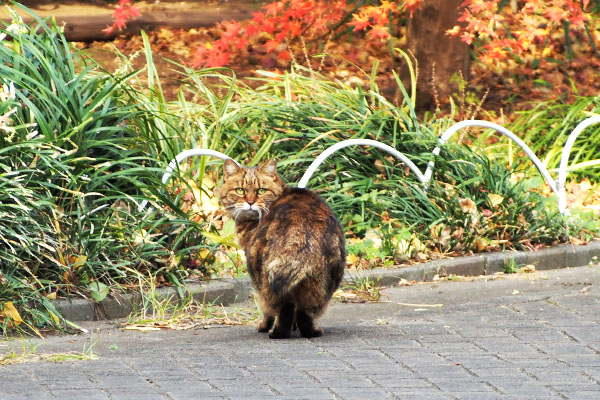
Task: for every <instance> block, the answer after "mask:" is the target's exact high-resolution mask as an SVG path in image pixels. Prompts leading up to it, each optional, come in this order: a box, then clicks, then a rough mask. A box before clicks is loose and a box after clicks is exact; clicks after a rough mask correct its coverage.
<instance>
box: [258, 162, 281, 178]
mask: <svg viewBox="0 0 600 400" xmlns="http://www.w3.org/2000/svg"><path fill="white" fill-rule="evenodd" d="M258 170H259V171H260V172H262V173H263V174H265V175H268V176H275V175H277V163H276V162H275V160H269V161H266V162H265V163H264V164H262V165H261V166H260V167H259V168H258Z"/></svg>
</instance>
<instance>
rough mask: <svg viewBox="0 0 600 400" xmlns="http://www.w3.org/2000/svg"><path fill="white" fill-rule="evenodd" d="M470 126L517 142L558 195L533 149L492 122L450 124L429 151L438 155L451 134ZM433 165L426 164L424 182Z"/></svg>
mask: <svg viewBox="0 0 600 400" xmlns="http://www.w3.org/2000/svg"><path fill="white" fill-rule="evenodd" d="M472 126H477V127H482V128H489V129H494V130H495V131H497V132H500V133H501V134H503V135H504V136H506V137H508V138H509V139H511V140H512V141H513V142H515V143H516V144H517V146H519V147H520V148H521V149H522V150H523V151H524V152H525V154H527V156H528V157H529V158H530V159H531V161H533V163H534V164H535V166H536V167H537V169H538V171H539V172H540V174H541V175H542V177H543V178H544V179H545V180H546V183H547V184H548V186H550V189H552V191H553V192H554V193H556V195H557V196H558V195H559V193H558V188H557V187H556V182H555V181H554V180H553V179H552V176H550V173H549V172H548V169H546V167H545V166H544V164H542V162H541V161H540V159H539V158H538V157H537V156H536V155H535V153H534V152H533V150H531V149H530V148H529V146H527V145H526V144H525V142H523V140H521V139H520V138H519V137H518V136H517V135H515V134H514V133H512V132H511V131H509V130H508V129H506V128H504V127H503V126H500V125H498V124H495V123H493V122H488V121H481V120H476V119H474V120H469V121H461V122H458V123H456V124H454V125H452V126H451V127H450V128H448V129H447V130H446V131H445V132H444V133H443V134H442V136H440V138H439V145H438V146H437V147H436V148H435V149H433V151H432V152H431V153H432V154H433V155H434V156H437V155H439V154H440V150H441V146H443V145H444V144H446V142H447V141H448V139H450V138H451V137H452V135H454V134H455V133H456V132H458V131H459V130H461V129H463V128H467V127H472ZM434 166H435V163H434V161H433V160H432V161H430V162H429V165H428V166H427V170H426V171H425V180H426V181H425V184H428V183H429V181H430V180H431V175H432V173H433V168H434Z"/></svg>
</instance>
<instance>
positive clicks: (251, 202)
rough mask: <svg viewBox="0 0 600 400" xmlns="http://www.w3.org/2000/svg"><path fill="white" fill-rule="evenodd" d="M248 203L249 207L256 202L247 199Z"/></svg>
mask: <svg viewBox="0 0 600 400" xmlns="http://www.w3.org/2000/svg"><path fill="white" fill-rule="evenodd" d="M246 203H248V205H249V206H251V205H252V204H254V203H255V200H253V199H246Z"/></svg>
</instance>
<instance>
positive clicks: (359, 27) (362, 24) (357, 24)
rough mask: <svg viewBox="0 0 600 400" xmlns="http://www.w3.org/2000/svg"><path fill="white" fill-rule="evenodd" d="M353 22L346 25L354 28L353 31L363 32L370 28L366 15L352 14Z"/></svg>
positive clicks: (369, 20) (369, 21)
mask: <svg viewBox="0 0 600 400" xmlns="http://www.w3.org/2000/svg"><path fill="white" fill-rule="evenodd" d="M352 18H353V19H354V21H351V22H349V23H348V25H351V26H354V29H353V31H354V32H357V31H363V30H365V29H367V28H368V27H369V26H371V18H369V16H368V15H367V14H363V13H355V14H352Z"/></svg>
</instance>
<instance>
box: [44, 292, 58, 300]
mask: <svg viewBox="0 0 600 400" xmlns="http://www.w3.org/2000/svg"><path fill="white" fill-rule="evenodd" d="M46 298H47V299H50V300H56V292H52V293H48V294H47V295H46Z"/></svg>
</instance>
